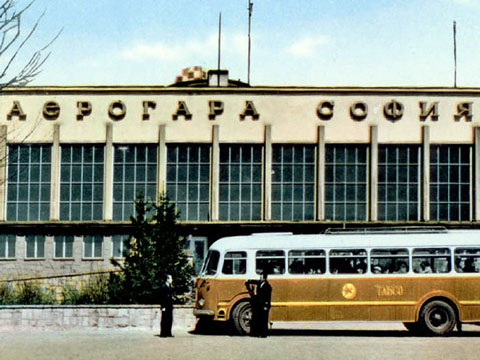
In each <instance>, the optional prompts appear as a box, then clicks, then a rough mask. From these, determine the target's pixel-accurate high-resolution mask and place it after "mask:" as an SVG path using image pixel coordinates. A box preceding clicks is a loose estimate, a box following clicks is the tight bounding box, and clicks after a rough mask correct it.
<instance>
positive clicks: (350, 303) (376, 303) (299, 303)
mask: <svg viewBox="0 0 480 360" xmlns="http://www.w3.org/2000/svg"><path fill="white" fill-rule="evenodd" d="M229 304H230V303H228V302H219V303H218V306H219V307H226V306H228V305H229ZM417 304H418V303H417V302H416V301H289V302H272V306H276V307H286V306H354V305H355V306H369V305H374V306H379V305H380V306H392V305H406V306H415V305H417ZM479 304H480V302H479Z"/></svg>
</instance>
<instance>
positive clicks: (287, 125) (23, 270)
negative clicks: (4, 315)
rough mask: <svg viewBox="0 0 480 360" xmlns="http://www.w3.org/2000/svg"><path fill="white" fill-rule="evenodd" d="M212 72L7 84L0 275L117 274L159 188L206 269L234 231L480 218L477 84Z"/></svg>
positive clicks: (0, 155)
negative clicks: (135, 219) (261, 78)
mask: <svg viewBox="0 0 480 360" xmlns="http://www.w3.org/2000/svg"><path fill="white" fill-rule="evenodd" d="M210 80H211V79H210ZM217 80H218V81H216V82H212V81H209V80H206V81H205V80H201V81H197V82H195V81H193V82H191V83H188V82H187V83H180V84H176V85H173V86H117V87H106V86H98V87H25V88H12V89H4V91H3V93H2V96H1V97H0V162H1V164H0V184H1V186H0V269H1V271H2V276H3V277H12V276H16V277H21V276H28V275H31V274H42V275H50V274H52V275H53V274H61V273H76V272H82V271H85V272H86V271H96V270H103V269H108V268H110V261H109V259H110V258H111V257H120V258H121V257H122V251H123V246H124V245H123V241H124V240H125V239H126V237H127V236H128V233H129V230H130V222H129V218H130V216H131V215H132V214H133V204H134V200H135V198H136V196H137V195H138V194H142V195H143V196H144V197H146V198H147V199H155V198H156V197H157V196H158V194H159V193H160V192H162V191H166V192H167V194H168V196H169V198H170V199H171V200H173V201H175V203H176V205H177V208H178V210H179V213H180V219H181V226H182V229H183V231H184V233H185V235H186V236H187V238H188V240H189V249H190V251H191V252H192V256H193V257H194V258H195V259H196V266H197V269H198V264H199V263H200V262H201V260H202V257H203V256H204V254H205V251H206V248H207V246H208V244H211V243H212V242H213V241H215V240H216V239H218V238H219V237H221V236H226V235H235V234H245V233H251V232H263V231H292V232H296V233H319V232H322V231H324V230H325V229H326V228H329V227H368V226H397V225H398V226H406V225H408V226H410V225H412V226H425V225H443V226H446V227H477V226H478V224H479V220H480V191H478V190H480V171H479V170H480V122H479V120H478V119H479V116H480V90H479V89H470V88H469V89H457V88H455V89H453V88H317V87H249V86H242V85H244V84H241V83H240V82H233V81H225V80H224V79H223V80H222V82H221V81H220V78H218V79H217ZM189 85H190V86H189Z"/></svg>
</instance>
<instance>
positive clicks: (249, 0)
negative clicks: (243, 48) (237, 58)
mask: <svg viewBox="0 0 480 360" xmlns="http://www.w3.org/2000/svg"><path fill="white" fill-rule="evenodd" d="M252 11H253V3H252V1H251V0H248V76H247V83H248V85H250V51H251V39H250V29H251V24H252Z"/></svg>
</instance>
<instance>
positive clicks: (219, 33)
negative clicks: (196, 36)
mask: <svg viewBox="0 0 480 360" xmlns="http://www.w3.org/2000/svg"><path fill="white" fill-rule="evenodd" d="M221 43H222V12H220V14H219V15H218V65H217V70H218V71H220V53H221V46H222V44H221ZM217 82H218V84H217V86H220V76H217Z"/></svg>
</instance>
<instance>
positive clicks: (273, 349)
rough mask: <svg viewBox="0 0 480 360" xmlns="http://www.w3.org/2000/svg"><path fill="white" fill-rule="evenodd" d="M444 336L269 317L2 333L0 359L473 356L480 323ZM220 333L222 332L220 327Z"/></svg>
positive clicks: (389, 325)
mask: <svg viewBox="0 0 480 360" xmlns="http://www.w3.org/2000/svg"><path fill="white" fill-rule="evenodd" d="M464 330H465V331H464V332H463V333H460V334H454V335H453V336H451V337H447V338H429V337H412V336H410V334H409V333H408V332H407V331H405V330H404V329H403V326H402V325H401V324H396V323H381V324H368V323H316V324H309V323H302V324H297V325H293V324H275V326H274V329H273V330H272V335H271V336H270V337H269V338H267V339H257V338H249V337H241V336H230V335H223V334H220V333H219V334H210V335H193V334H189V333H188V332H187V331H183V330H176V331H174V335H175V337H174V338H168V339H163V338H159V337H158V336H157V334H154V333H151V332H148V331H138V330H96V331H94V330H83V331H79V330H75V331H73V330H65V331H53V330H33V329H32V330H22V331H15V332H14V331H11V332H7V331H3V332H0V359H2V360H3V359H8V360H10V359H22V360H28V359H35V360H44V359H45V360H47V359H48V360H51V359H92V360H97V359H102V360H109V359H112V360H119V359H135V360H149V359H175V360H176V359H195V360H203V359H206V360H216V359H222V360H223V359H249V360H251V359H275V360H281V359H288V360H292V359H316V360H317V359H342V360H344V359H396V360H397V359H428V360H434V359H462V360H465V359H472V358H476V357H478V356H479V355H478V349H479V348H480V327H474V326H464ZM219 332H220V331H219Z"/></svg>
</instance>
